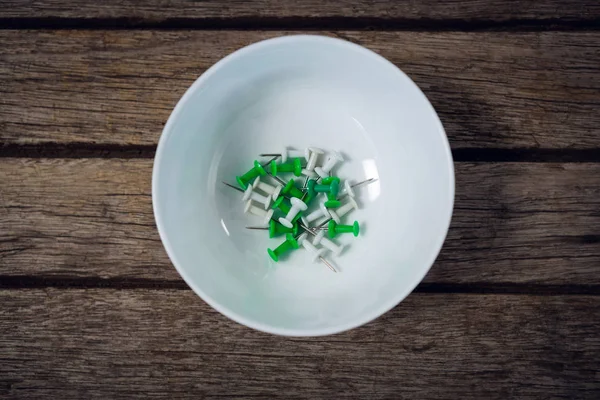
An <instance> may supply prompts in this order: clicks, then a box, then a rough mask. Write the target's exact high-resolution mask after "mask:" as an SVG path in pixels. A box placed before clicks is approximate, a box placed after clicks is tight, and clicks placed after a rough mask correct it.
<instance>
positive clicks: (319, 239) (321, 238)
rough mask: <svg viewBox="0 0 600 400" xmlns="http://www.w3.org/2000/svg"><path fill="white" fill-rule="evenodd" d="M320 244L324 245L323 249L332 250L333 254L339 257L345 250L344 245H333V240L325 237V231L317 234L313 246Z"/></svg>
mask: <svg viewBox="0 0 600 400" xmlns="http://www.w3.org/2000/svg"><path fill="white" fill-rule="evenodd" d="M319 243H321V244H322V245H323V247H326V248H328V249H329V250H331V252H332V253H333V254H335V255H336V256H339V255H340V254H342V251H343V250H344V246H343V245H337V244H335V243H333V242H332V241H331V240H329V239H327V238H326V237H325V231H324V230H320V231H319V233H317V236H315V239H314V240H313V244H314V245H315V246H316V245H318V244H319Z"/></svg>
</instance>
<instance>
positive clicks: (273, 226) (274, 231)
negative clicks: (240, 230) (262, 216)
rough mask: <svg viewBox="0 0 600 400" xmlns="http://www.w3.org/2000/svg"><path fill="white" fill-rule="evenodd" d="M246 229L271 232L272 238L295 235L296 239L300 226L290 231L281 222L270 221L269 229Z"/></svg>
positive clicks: (254, 227)
mask: <svg viewBox="0 0 600 400" xmlns="http://www.w3.org/2000/svg"><path fill="white" fill-rule="evenodd" d="M246 229H256V230H263V231H267V230H268V231H269V237H270V238H274V237H277V236H281V235H284V234H286V233H291V234H292V235H294V237H296V236H298V229H299V228H298V224H294V226H293V227H292V228H291V229H290V228H287V227H285V226H283V225H281V224H280V223H279V222H277V221H275V220H270V221H269V227H268V228H267V227H262V226H247V227H246Z"/></svg>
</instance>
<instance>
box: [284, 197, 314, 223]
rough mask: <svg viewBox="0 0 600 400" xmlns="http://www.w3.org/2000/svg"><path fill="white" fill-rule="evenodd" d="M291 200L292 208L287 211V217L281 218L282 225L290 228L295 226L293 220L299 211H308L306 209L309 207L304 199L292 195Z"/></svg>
mask: <svg viewBox="0 0 600 400" xmlns="http://www.w3.org/2000/svg"><path fill="white" fill-rule="evenodd" d="M290 201H291V203H292V208H291V209H290V211H289V212H288V213H287V215H286V216H285V218H284V217H281V218H279V222H280V223H281V225H283V226H286V227H288V228H291V227H292V226H293V225H292V222H293V221H294V218H295V217H296V216H297V215H298V213H300V212H301V211H306V209H307V208H308V207H307V205H306V204H304V202H303V201H302V200H300V199H298V198H296V197H292V198H291V199H290Z"/></svg>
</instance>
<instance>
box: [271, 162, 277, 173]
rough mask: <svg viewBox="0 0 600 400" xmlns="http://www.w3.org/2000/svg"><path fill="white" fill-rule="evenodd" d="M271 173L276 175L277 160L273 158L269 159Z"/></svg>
mask: <svg viewBox="0 0 600 400" xmlns="http://www.w3.org/2000/svg"><path fill="white" fill-rule="evenodd" d="M270 166H271V175H273V176H277V162H276V161H275V160H273V161H271V164H270Z"/></svg>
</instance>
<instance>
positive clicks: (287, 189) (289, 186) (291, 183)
mask: <svg viewBox="0 0 600 400" xmlns="http://www.w3.org/2000/svg"><path fill="white" fill-rule="evenodd" d="M293 187H294V180H293V179H290V180H289V181H288V183H286V184H285V186H284V187H283V189H282V190H281V193H283V194H289V193H290V192H291V190H292V188H293Z"/></svg>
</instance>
